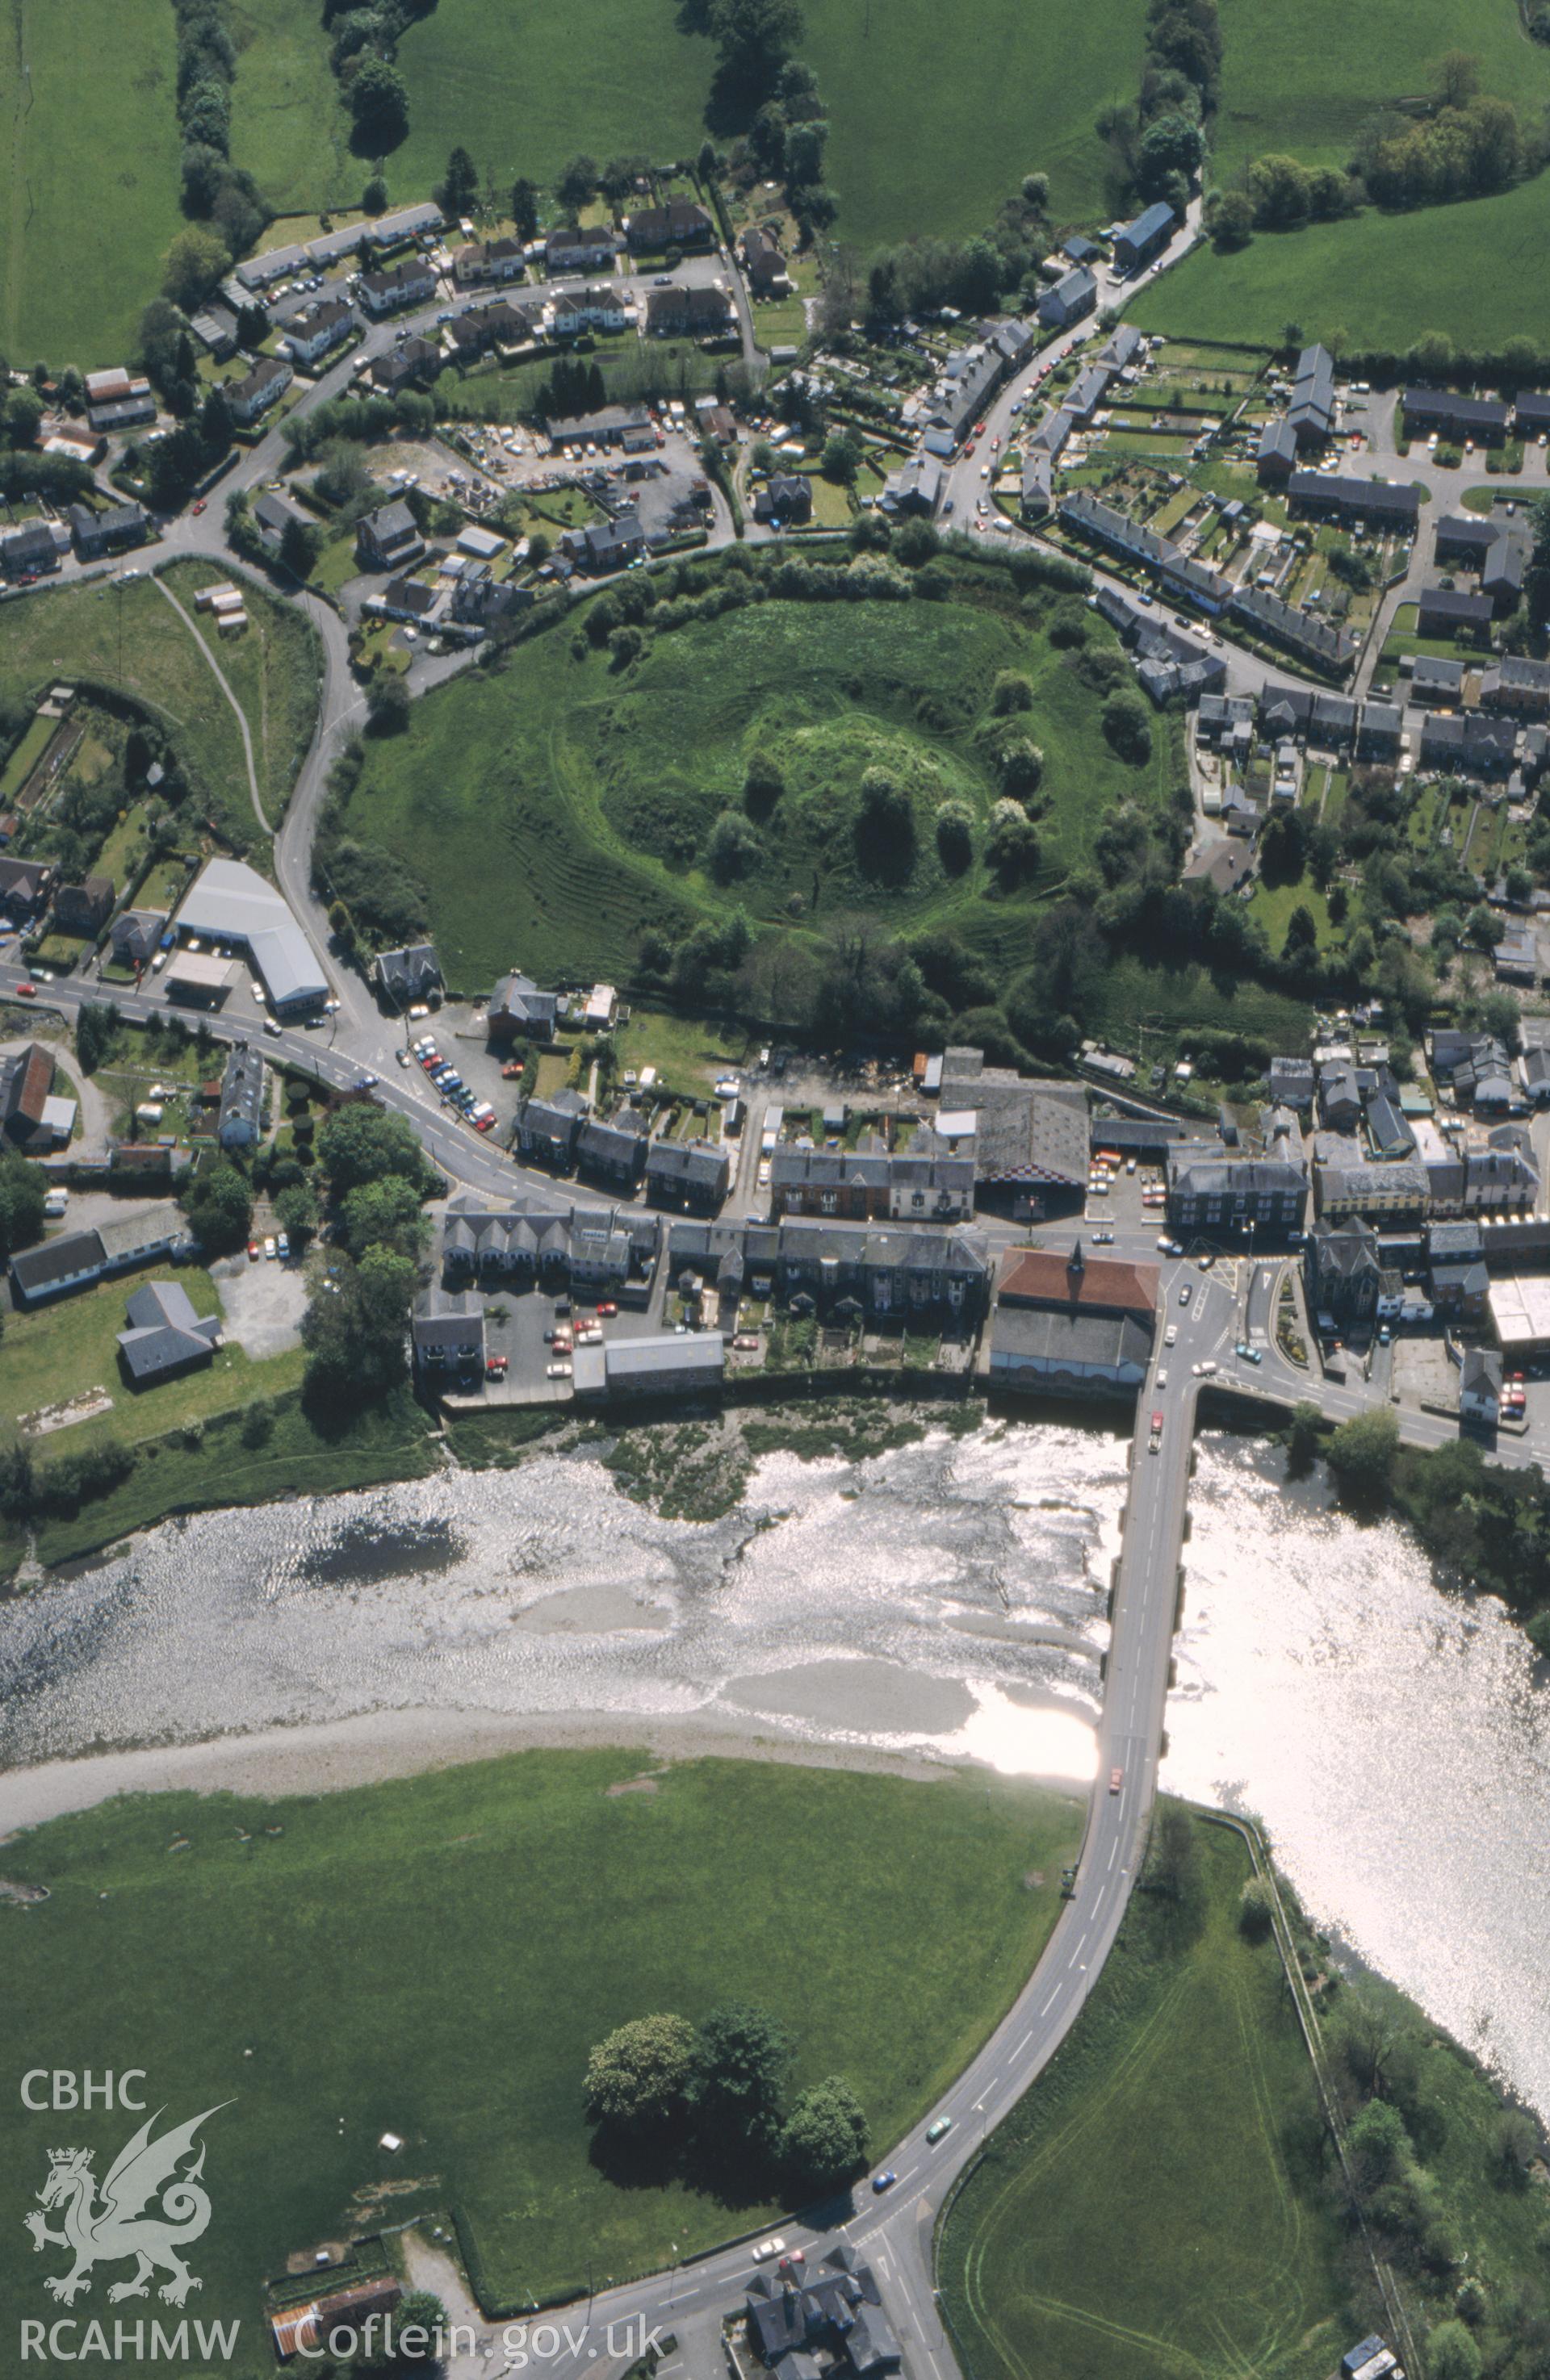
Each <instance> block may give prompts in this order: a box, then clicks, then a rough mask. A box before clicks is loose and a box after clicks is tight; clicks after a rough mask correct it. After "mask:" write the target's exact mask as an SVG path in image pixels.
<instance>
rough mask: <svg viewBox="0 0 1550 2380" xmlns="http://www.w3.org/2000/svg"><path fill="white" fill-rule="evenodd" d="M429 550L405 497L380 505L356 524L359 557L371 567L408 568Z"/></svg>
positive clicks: (397, 497) (356, 549)
mask: <svg viewBox="0 0 1550 2380" xmlns="http://www.w3.org/2000/svg"><path fill="white" fill-rule="evenodd" d="M424 552H425V541H424V540H423V539H422V538H421V534H420V524H419V522H418V521H417V520H416V519H415V516H414V515H413V513H412V512H411V511H410V510H409V505H408V504H406V502H405V501H404V499H403V497H402V496H395V497H394V499H393V501H392V502H391V503H390V504H379V505H378V507H377V509H376V511H375V512H373V513H366V514H364V515H363V516H361V518H360V521H359V522H358V523H357V525H356V531H355V553H356V559H357V561H359V562H360V565H361V566H362V568H363V569H367V570H404V569H407V568H408V567H409V565H411V564H413V563H416V562H419V561H420V560H421V557H422V555H423V554H424Z"/></svg>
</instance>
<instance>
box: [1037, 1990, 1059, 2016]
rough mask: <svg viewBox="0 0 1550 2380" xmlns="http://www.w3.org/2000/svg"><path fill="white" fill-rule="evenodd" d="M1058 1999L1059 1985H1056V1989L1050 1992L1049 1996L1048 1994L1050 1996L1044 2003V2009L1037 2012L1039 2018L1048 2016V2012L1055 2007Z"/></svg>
mask: <svg viewBox="0 0 1550 2380" xmlns="http://www.w3.org/2000/svg"><path fill="white" fill-rule="evenodd" d="M1058 1998H1060V1986H1059V1985H1058V1984H1056V1987H1055V1989H1054V1991H1053V1992H1051V1994H1050V1996H1049V1998H1048V1999H1047V2000H1046V2001H1045V2002H1044V2007H1043V2008H1042V2009H1041V2010H1039V2014H1040V2015H1041V2016H1048V2014H1049V2012H1050V2010H1051V2009H1052V2008H1053V2007H1054V2006H1055V2003H1056V2000H1057V1999H1058Z"/></svg>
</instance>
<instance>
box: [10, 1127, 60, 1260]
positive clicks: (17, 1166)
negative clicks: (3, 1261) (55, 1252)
mask: <svg viewBox="0 0 1550 2380" xmlns="http://www.w3.org/2000/svg"><path fill="white" fill-rule="evenodd" d="M47 1196H48V1185H47V1184H46V1183H45V1182H44V1180H43V1173H42V1172H41V1171H40V1169H39V1168H38V1167H37V1166H36V1165H29V1164H28V1163H27V1161H26V1160H25V1159H24V1158H21V1157H18V1156H16V1155H15V1154H14V1153H13V1152H11V1151H10V1150H6V1151H4V1152H0V1257H8V1256H14V1255H15V1253H16V1251H17V1249H18V1248H25V1247H31V1244H32V1242H33V1241H34V1240H37V1239H41V1238H42V1237H43V1200H44V1199H45V1198H46V1197H47Z"/></svg>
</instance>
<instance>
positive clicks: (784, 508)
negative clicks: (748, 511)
mask: <svg viewBox="0 0 1550 2380" xmlns="http://www.w3.org/2000/svg"><path fill="white" fill-rule="evenodd" d="M753 517H754V519H755V520H756V521H765V522H772V521H773V522H778V523H779V524H780V525H781V526H782V527H783V528H784V527H785V525H786V523H787V522H788V521H790V522H795V523H801V522H803V521H810V520H811V519H812V480H810V479H809V478H808V477H807V474H806V473H805V472H803V471H773V472H772V473H771V474H770V477H769V479H768V480H766V482H765V484H764V485H763V487H762V488H761V489H760V490H759V492H758V493H757V494H756V495H755V497H754V499H753Z"/></svg>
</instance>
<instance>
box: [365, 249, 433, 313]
mask: <svg viewBox="0 0 1550 2380" xmlns="http://www.w3.org/2000/svg"><path fill="white" fill-rule="evenodd" d="M435 294H436V276H435V273H434V272H433V270H432V268H431V266H430V265H429V264H427V263H426V262H425V261H424V259H423V258H421V257H415V258H413V259H412V260H411V261H409V263H407V264H397V265H395V266H394V267H393V269H392V271H391V272H388V273H362V274H361V276H360V282H359V283H358V285H357V295H358V296H359V297H360V303H361V304H362V306H364V308H365V309H366V311H367V313H368V314H370V315H371V316H372V319H373V321H376V322H381V320H382V318H383V316H384V314H398V313H401V312H402V311H403V310H404V308H405V307H406V306H428V305H429V304H430V302H431V300H432V298H433V297H434V296H435Z"/></svg>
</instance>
